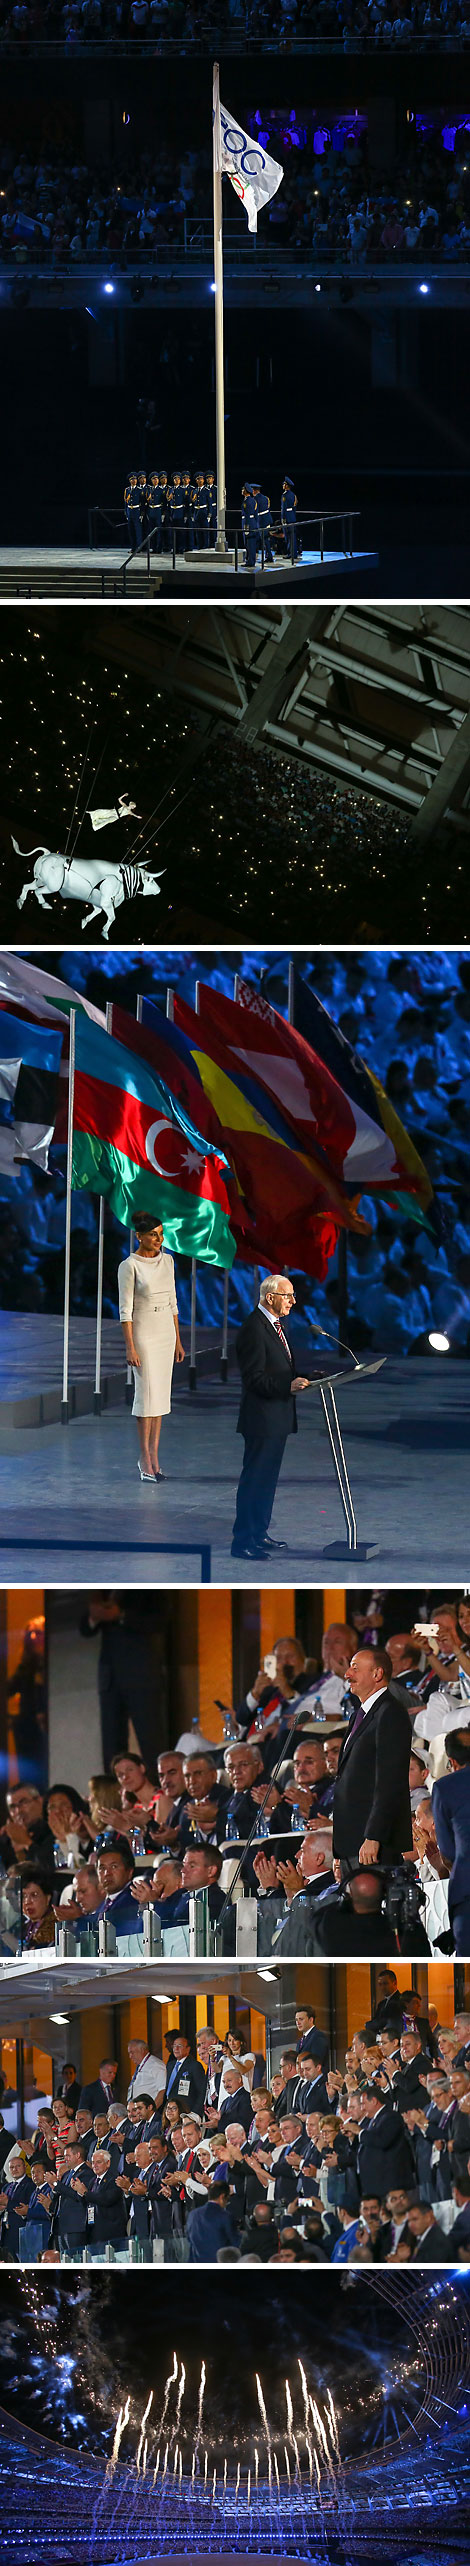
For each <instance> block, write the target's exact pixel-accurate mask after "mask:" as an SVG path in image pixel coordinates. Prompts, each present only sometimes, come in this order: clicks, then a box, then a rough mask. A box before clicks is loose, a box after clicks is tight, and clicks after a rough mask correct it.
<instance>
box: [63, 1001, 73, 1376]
mask: <svg viewBox="0 0 470 2566" xmlns="http://www.w3.org/2000/svg"><path fill="white" fill-rule="evenodd" d="M75 1017H76V1008H75V1007H71V1009H70V1015H69V1094H68V1115H67V1180H66V1197H65V1274H64V1343H63V1364H62V1406H61V1411H60V1413H61V1421H62V1425H63V1426H67V1425H68V1421H69V1335H70V1250H71V1238H72V1157H73V1106H74V1094H75Z"/></svg>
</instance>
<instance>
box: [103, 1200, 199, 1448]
mask: <svg viewBox="0 0 470 2566" xmlns="http://www.w3.org/2000/svg"><path fill="white" fill-rule="evenodd" d="M134 1228H135V1232H136V1238H137V1248H136V1250H134V1252H133V1253H132V1255H131V1256H126V1257H124V1260H123V1263H122V1265H120V1266H119V1272H118V1284H119V1317H120V1319H121V1320H122V1327H123V1334H124V1343H125V1348H126V1356H127V1361H128V1363H130V1364H131V1366H132V1371H133V1374H134V1385H135V1386H134V1405H133V1410H132V1414H133V1417H137V1425H138V1433H139V1443H140V1460H139V1464H138V1468H139V1473H140V1478H141V1479H153V1480H155V1479H163V1478H164V1476H165V1473H164V1471H163V1470H161V1469H160V1463H159V1458H158V1452H159V1443H160V1427H161V1422H162V1417H167V1416H169V1414H170V1409H171V1384H172V1376H173V1364H174V1361H175V1355H176V1361H177V1363H184V1346H183V1345H182V1343H181V1337H180V1331H179V1318H178V1303H177V1298H176V1286H175V1269H174V1264H173V1257H172V1256H169V1255H168V1250H167V1249H166V1248H164V1246H163V1229H162V1223H161V1221H156V1220H155V1216H154V1214H153V1213H151V1212H142V1213H140V1212H136V1213H135V1216H134Z"/></svg>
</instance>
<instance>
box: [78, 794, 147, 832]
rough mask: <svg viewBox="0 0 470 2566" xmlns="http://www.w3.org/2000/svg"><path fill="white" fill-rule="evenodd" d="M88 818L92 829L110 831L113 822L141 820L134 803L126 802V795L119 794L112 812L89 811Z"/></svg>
mask: <svg viewBox="0 0 470 2566" xmlns="http://www.w3.org/2000/svg"><path fill="white" fill-rule="evenodd" d="M88 818H89V820H91V825H92V829H110V828H111V827H112V823H113V820H132V819H135V820H141V818H142V812H141V811H137V810H136V805H135V802H129V801H128V797H127V793H120V794H119V798H118V802H117V806H116V805H115V807H114V810H112V811H89V812H88Z"/></svg>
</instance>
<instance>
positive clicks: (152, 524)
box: [145, 472, 164, 552]
mask: <svg viewBox="0 0 470 2566" xmlns="http://www.w3.org/2000/svg"><path fill="white" fill-rule="evenodd" d="M145 514H146V524H147V533H148V536H149V541H150V545H151V550H152V552H161V551H162V533H163V516H164V507H163V494H162V491H161V489H160V479H159V474H158V472H151V474H150V480H149V481H148V482H147V490H146V505H145Z"/></svg>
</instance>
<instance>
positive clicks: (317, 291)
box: [315, 285, 321, 294]
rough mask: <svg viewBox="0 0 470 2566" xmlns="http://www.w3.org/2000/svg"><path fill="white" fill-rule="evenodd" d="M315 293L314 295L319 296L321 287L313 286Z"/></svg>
mask: <svg viewBox="0 0 470 2566" xmlns="http://www.w3.org/2000/svg"><path fill="white" fill-rule="evenodd" d="M315 293H316V294H321V285H316V286H315Z"/></svg>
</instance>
